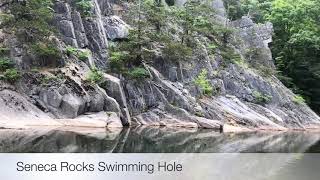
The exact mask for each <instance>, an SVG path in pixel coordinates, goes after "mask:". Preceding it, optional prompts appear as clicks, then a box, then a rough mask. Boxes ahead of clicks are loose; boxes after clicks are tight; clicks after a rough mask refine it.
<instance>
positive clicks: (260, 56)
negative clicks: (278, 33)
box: [231, 16, 275, 68]
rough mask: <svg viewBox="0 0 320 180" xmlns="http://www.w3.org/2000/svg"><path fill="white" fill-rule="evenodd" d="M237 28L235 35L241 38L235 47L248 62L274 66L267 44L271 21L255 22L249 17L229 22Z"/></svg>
mask: <svg viewBox="0 0 320 180" xmlns="http://www.w3.org/2000/svg"><path fill="white" fill-rule="evenodd" d="M231 24H232V26H234V27H235V28H236V29H237V33H236V36H237V37H239V38H241V39H242V42H243V43H241V44H239V46H238V47H237V48H239V50H240V51H241V53H242V54H243V55H244V56H246V59H247V60H248V61H249V63H250V64H253V65H256V66H257V65H262V66H266V67H270V68H275V67H274V64H273V60H272V54H271V50H270V49H269V47H268V44H269V43H271V42H272V33H273V26H272V24H271V23H269V22H268V23H266V24H259V25H257V24H255V23H254V22H253V21H252V20H251V19H250V18H249V17H246V16H243V17H242V19H240V20H237V21H234V22H232V23H231Z"/></svg>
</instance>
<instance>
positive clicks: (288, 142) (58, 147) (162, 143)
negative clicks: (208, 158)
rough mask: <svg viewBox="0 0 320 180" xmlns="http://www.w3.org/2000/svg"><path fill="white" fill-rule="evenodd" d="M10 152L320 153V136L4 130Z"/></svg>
mask: <svg viewBox="0 0 320 180" xmlns="http://www.w3.org/2000/svg"><path fill="white" fill-rule="evenodd" d="M0 152H6V153H33V152H34V153H69V152H74V153H106V152H107V153H238V152H241V153H265V152H267V153H320V132H303V131H297V132H242V133H220V132H216V131H212V130H206V129H201V130H197V129H176V128H158V127H134V128H125V129H88V128H33V129H28V130H16V129H15V130H10V129H9V130H8V129H2V130H0Z"/></svg>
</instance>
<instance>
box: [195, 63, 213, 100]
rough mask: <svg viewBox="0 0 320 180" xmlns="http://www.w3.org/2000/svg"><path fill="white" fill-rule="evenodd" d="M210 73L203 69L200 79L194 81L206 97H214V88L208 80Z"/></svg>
mask: <svg viewBox="0 0 320 180" xmlns="http://www.w3.org/2000/svg"><path fill="white" fill-rule="evenodd" d="M207 76H208V71H207V70H205V69H203V70H202V71H201V72H200V74H199V75H198V77H197V78H196V79H195V80H194V83H195V85H197V86H198V87H199V88H200V89H201V90H202V92H203V94H204V95H207V96H211V95H213V91H214V90H213V87H212V86H211V84H210V81H209V80H208V79H207V78H208V77H207Z"/></svg>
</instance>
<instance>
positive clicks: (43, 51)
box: [32, 43, 61, 60]
mask: <svg viewBox="0 0 320 180" xmlns="http://www.w3.org/2000/svg"><path fill="white" fill-rule="evenodd" d="M32 52H33V53H34V54H35V55H36V56H37V57H38V58H40V59H51V60H57V59H59V58H61V52H60V50H59V49H58V48H57V46H56V45H55V44H52V43H37V44H35V45H32Z"/></svg>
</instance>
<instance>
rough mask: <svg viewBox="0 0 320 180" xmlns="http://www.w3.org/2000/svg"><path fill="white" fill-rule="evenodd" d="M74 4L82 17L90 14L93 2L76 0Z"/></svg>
mask: <svg viewBox="0 0 320 180" xmlns="http://www.w3.org/2000/svg"><path fill="white" fill-rule="evenodd" d="M75 4H76V7H77V9H78V10H79V11H80V13H81V15H82V16H83V17H88V16H91V15H92V9H93V4H92V1H91V0H76V3H75Z"/></svg>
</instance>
